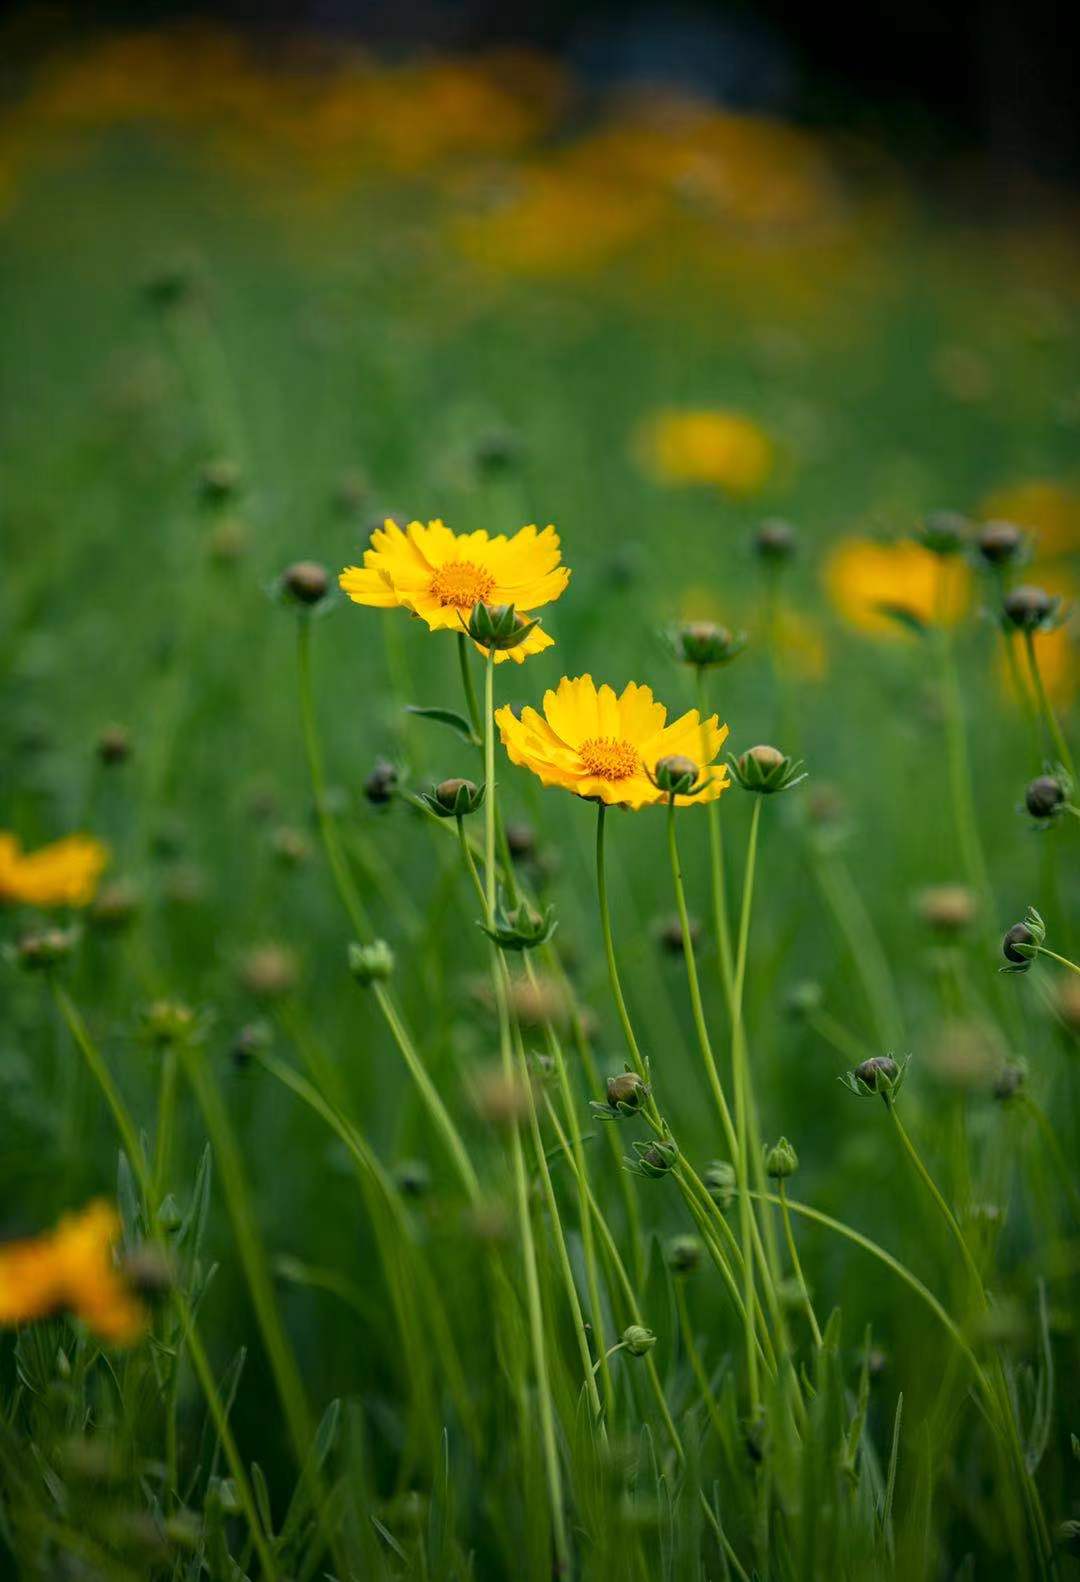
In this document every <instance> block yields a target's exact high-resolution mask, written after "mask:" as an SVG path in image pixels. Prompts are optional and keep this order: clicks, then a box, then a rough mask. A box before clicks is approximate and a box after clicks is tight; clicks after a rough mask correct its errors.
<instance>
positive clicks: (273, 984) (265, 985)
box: [240, 945, 300, 1000]
mask: <svg viewBox="0 0 1080 1582" xmlns="http://www.w3.org/2000/svg"><path fill="white" fill-rule="evenodd" d="M299 975H300V969H299V964H298V962H297V959H296V956H295V954H294V952H293V951H291V950H290V949H289V948H288V946H287V945H257V946H256V947H255V948H254V950H249V951H248V953H247V955H246V956H245V957H244V958H243V960H242V961H241V963H240V982H241V983H242V984H243V986H244V988H245V989H246V990H247V992H248V993H249V994H253V995H254V996H255V997H256V999H259V1000H276V999H281V998H282V997H283V996H284V995H286V994H289V993H291V991H292V990H293V989H294V988H295V987H296V980H297V978H298V977H299Z"/></svg>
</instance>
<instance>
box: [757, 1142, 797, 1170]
mask: <svg viewBox="0 0 1080 1582" xmlns="http://www.w3.org/2000/svg"><path fill="white" fill-rule="evenodd" d="M798 1168H799V1156H798V1154H797V1153H796V1152H795V1150H794V1148H793V1147H792V1146H791V1144H790V1143H789V1142H788V1140H787V1138H786V1137H781V1138H780V1141H779V1142H776V1143H774V1144H773V1145H772V1147H771V1148H766V1149H765V1174H766V1175H767V1176H768V1177H769V1179H770V1181H786V1180H787V1178H788V1176H793V1175H794V1174H795V1172H796V1170H797V1169H798Z"/></svg>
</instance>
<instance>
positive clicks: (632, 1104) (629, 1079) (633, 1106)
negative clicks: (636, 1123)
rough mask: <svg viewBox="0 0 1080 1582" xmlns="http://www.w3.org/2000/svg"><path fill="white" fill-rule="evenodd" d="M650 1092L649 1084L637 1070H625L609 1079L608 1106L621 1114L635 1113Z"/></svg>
mask: <svg viewBox="0 0 1080 1582" xmlns="http://www.w3.org/2000/svg"><path fill="white" fill-rule="evenodd" d="M648 1092H649V1089H648V1086H647V1084H646V1083H644V1082H642V1080H641V1078H640V1077H639V1076H638V1074H637V1072H636V1071H623V1072H621V1073H620V1074H619V1076H617V1077H608V1079H607V1101H608V1108H609V1109H612V1110H615V1111H616V1112H617V1113H618V1114H619V1115H633V1114H634V1112H635V1110H639V1109H640V1108H641V1106H642V1105H643V1104H644V1102H645V1099H646V1098H647V1096H648Z"/></svg>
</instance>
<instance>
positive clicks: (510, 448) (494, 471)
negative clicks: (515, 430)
mask: <svg viewBox="0 0 1080 1582" xmlns="http://www.w3.org/2000/svg"><path fill="white" fill-rule="evenodd" d="M521 457H522V445H521V441H520V439H519V438H518V436H517V435H516V434H511V433H509V432H508V431H506V430H505V429H504V430H495V429H493V430H492V431H491V432H490V433H488V434H482V435H481V436H480V438H479V439H478V440H477V442H476V445H475V448H474V450H473V460H474V462H475V464H476V470H477V472H479V473H483V474H485V475H486V476H487V477H489V478H494V477H496V476H498V475H499V474H501V473H505V472H509V471H510V470H511V468H513V467H516V466H517V465H518V464H519V463H520V461H521Z"/></svg>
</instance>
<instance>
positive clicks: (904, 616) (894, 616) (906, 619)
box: [874, 603, 928, 637]
mask: <svg viewBox="0 0 1080 1582" xmlns="http://www.w3.org/2000/svg"><path fill="white" fill-rule="evenodd" d="M874 608H875V609H876V610H877V612H878V614H879V615H884V616H887V617H888V619H889V620H890V621H895V622H896V624H897V626H902V627H904V629H905V630H906V631H909V632H914V634H915V636H916V637H925V636H926V633H927V630H928V628H927V625H926V622H925V621H922V620H920V619H919V617H918V616H917V615H916V614H915V612H914V610H909V609H908V608H907V607H906V606H905V605H903V604H888V603H885V604H875V606H874Z"/></svg>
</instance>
